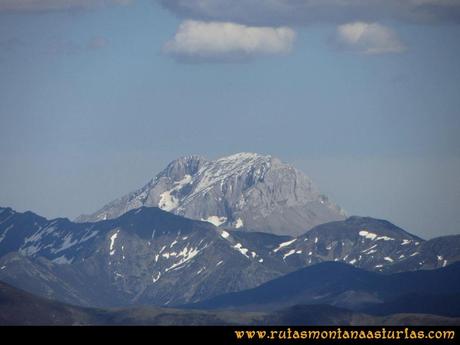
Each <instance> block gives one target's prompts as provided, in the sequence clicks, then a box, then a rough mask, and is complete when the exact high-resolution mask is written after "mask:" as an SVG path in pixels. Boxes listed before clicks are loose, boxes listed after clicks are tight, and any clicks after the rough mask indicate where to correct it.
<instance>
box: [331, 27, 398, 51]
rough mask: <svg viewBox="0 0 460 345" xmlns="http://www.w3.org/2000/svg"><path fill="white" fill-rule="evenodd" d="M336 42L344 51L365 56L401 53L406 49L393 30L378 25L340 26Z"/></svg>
mask: <svg viewBox="0 0 460 345" xmlns="http://www.w3.org/2000/svg"><path fill="white" fill-rule="evenodd" d="M336 42H337V43H338V44H339V46H340V47H342V48H344V49H348V50H352V51H356V52H359V53H364V54H386V53H401V52H403V51H404V50H405V49H406V47H405V45H404V44H403V42H402V41H401V40H400V39H399V37H398V36H397V34H396V33H395V32H394V31H393V30H391V29H390V28H388V27H386V26H383V25H380V24H378V23H364V22H354V23H348V24H343V25H339V26H338V27H337V37H336Z"/></svg>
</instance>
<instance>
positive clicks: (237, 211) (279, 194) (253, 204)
mask: <svg viewBox="0 0 460 345" xmlns="http://www.w3.org/2000/svg"><path fill="white" fill-rule="evenodd" d="M140 206H154V207H159V208H161V209H163V210H165V211H169V212H173V213H175V214H178V215H181V216H184V217H187V218H192V219H197V220H207V221H209V222H211V223H213V224H215V225H217V226H219V225H222V226H224V227H226V228H230V229H231V228H233V229H245V230H251V231H262V232H270V233H276V234H282V235H298V234H300V233H303V232H305V231H306V230H308V229H310V228H312V227H313V226H315V225H318V224H322V223H325V222H329V221H333V220H341V219H344V218H345V217H344V212H343V210H342V209H340V207H338V206H336V205H335V204H333V203H332V202H330V201H329V200H328V198H327V197H326V196H324V195H322V194H321V193H320V192H319V191H318V190H317V188H316V187H315V186H314V185H313V182H312V181H311V180H310V179H309V178H308V177H307V176H306V175H305V174H303V173H302V172H300V171H299V170H297V169H295V168H294V167H292V166H290V165H287V164H284V163H282V162H281V161H280V160H279V159H277V158H274V157H272V156H263V155H258V154H254V153H239V154H235V155H232V156H228V157H223V158H220V159H217V160H214V161H209V160H206V159H204V158H202V157H199V156H187V157H183V158H179V159H177V160H175V161H173V162H171V163H170V164H169V165H168V166H167V167H166V169H164V170H163V171H162V172H160V173H159V174H158V175H157V176H156V177H155V178H154V179H152V180H151V181H150V182H149V183H147V184H146V185H145V186H144V187H142V188H141V189H139V190H137V191H136V192H133V193H130V194H128V195H126V196H124V197H122V198H120V199H118V200H115V201H113V202H111V203H109V204H108V205H106V206H104V207H103V208H102V209H100V210H99V211H97V212H95V213H94V214H92V215H89V216H81V217H79V218H78V219H77V220H78V221H80V222H83V221H97V220H105V219H110V218H116V217H118V216H120V215H122V214H123V213H125V212H127V211H129V210H132V209H135V208H138V207H140Z"/></svg>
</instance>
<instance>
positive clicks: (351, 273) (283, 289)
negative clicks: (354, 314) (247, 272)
mask: <svg viewBox="0 0 460 345" xmlns="http://www.w3.org/2000/svg"><path fill="white" fill-rule="evenodd" d="M459 293H460V263H455V264H452V265H450V266H448V267H445V268H440V269H437V270H421V271H415V272H403V273H397V274H380V273H375V272H369V271H364V270H361V269H359V268H355V267H353V266H350V265H347V264H343V263H336V262H328V263H322V264H318V265H314V266H311V267H307V268H303V269H300V270H298V271H295V272H292V273H289V274H287V275H285V276H282V277H280V278H277V279H274V280H271V281H269V282H267V283H265V284H262V285H260V286H258V287H256V288H253V289H249V290H245V291H240V292H235V293H229V294H223V295H221V296H217V297H214V298H212V299H209V300H207V301H203V302H199V303H196V304H193V305H190V306H189V307H191V308H196V309H241V310H252V311H257V310H277V309H281V308H285V307H289V306H294V305H298V304H329V305H333V306H338V307H345V308H348V309H353V310H361V309H362V308H364V307H366V308H368V309H371V307H370V306H371V305H374V306H375V310H374V312H377V311H378V310H379V309H378V308H379V305H381V304H382V303H385V302H390V301H391V302H393V301H394V300H395V299H396V298H398V297H401V296H404V295H405V296H412V295H414V294H415V295H416V294H422V295H428V294H432V295H436V294H437V295H447V294H459ZM404 311H405V310H404ZM457 316H460V313H459V312H458V313H457Z"/></svg>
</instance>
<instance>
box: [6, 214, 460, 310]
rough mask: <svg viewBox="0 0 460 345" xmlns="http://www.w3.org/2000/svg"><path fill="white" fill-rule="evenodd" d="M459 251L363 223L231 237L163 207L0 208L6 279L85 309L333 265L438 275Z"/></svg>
mask: <svg viewBox="0 0 460 345" xmlns="http://www.w3.org/2000/svg"><path fill="white" fill-rule="evenodd" d="M459 246H460V236H457V237H455V236H453V237H449V238H448V240H447V241H446V240H443V239H442V238H440V239H433V240H430V241H424V240H422V239H419V238H418V237H416V236H413V235H411V234H409V233H407V232H406V231H404V230H403V229H400V228H398V227H396V226H395V225H393V224H391V223H389V222H386V221H383V220H378V219H372V218H361V217H351V218H349V219H347V220H345V221H342V222H332V223H329V224H324V225H320V226H318V227H315V228H314V229H312V230H310V231H309V232H307V233H306V234H304V235H301V236H298V237H291V236H279V235H274V234H266V233H258V232H247V231H238V230H224V229H222V228H217V227H214V226H213V225H212V224H210V223H208V222H201V221H195V220H191V219H187V218H183V217H180V216H176V215H174V214H172V213H169V212H165V211H162V210H160V209H158V208H146V207H141V208H138V209H135V210H131V211H128V212H127V213H125V214H123V215H122V216H120V217H118V218H116V219H109V220H105V221H100V222H96V223H73V222H71V221H69V220H67V219H54V220H47V219H45V218H43V217H40V216H37V215H35V214H33V213H31V212H25V213H18V212H15V211H13V210H11V209H8V208H5V209H2V208H0V279H1V280H3V281H5V282H8V283H10V284H12V285H14V286H16V287H20V288H22V289H25V290H27V291H30V292H33V293H35V294H38V295H40V296H44V297H49V298H52V299H59V300H62V301H65V302H68V303H72V304H78V305H85V306H89V305H94V306H100V307H113V306H127V305H138V304H148V305H168V306H172V305H179V304H185V303H194V302H198V301H202V300H205V299H209V298H211V297H213V296H217V295H221V294H223V293H228V292H235V291H241V290H245V289H249V288H254V287H256V286H258V285H260V284H263V283H265V282H268V281H270V280H272V279H274V278H278V277H280V276H282V275H285V274H287V273H289V272H292V271H295V270H297V269H300V268H303V267H308V266H312V265H315V264H317V263H321V262H329V261H339V262H345V263H348V264H352V265H354V266H356V267H359V268H363V269H366V270H369V271H377V272H398V271H412V270H418V269H425V268H427V269H431V268H437V267H442V266H445V265H450V264H451V263H454V262H455V261H456V260H458V252H459V250H458V249H457V248H459ZM425 248H427V249H425ZM438 257H442V260H439V259H438ZM414 258H417V260H414ZM421 261H424V262H426V263H427V264H426V265H425V264H422V265H420V262H421Z"/></svg>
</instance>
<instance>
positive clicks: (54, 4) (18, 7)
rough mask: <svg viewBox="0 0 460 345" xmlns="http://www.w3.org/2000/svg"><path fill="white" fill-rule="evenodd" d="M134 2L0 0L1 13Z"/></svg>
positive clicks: (56, 9) (111, 0)
mask: <svg viewBox="0 0 460 345" xmlns="http://www.w3.org/2000/svg"><path fill="white" fill-rule="evenodd" d="M132 1H133V0H0V11H13V12H17V11H62V10H72V9H92V8H97V7H104V6H108V5H128V4H130V3H131V2H132Z"/></svg>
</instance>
